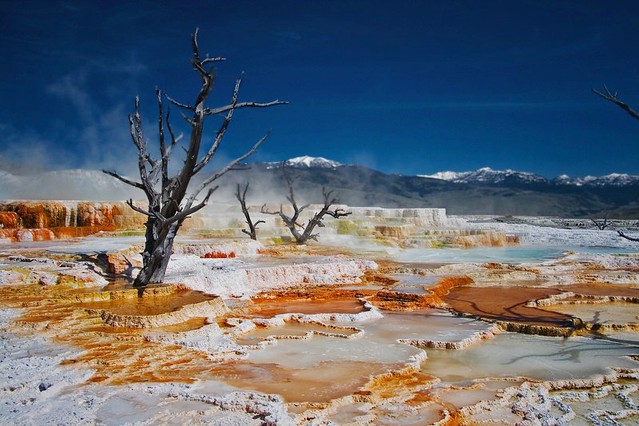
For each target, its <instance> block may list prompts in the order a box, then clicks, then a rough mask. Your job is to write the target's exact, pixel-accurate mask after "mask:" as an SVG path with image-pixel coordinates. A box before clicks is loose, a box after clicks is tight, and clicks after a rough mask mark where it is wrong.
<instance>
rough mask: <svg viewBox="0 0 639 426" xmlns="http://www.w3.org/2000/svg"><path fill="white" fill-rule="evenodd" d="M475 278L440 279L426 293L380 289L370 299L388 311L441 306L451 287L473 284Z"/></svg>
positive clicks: (463, 276) (454, 277)
mask: <svg viewBox="0 0 639 426" xmlns="http://www.w3.org/2000/svg"><path fill="white" fill-rule="evenodd" d="M472 283H473V279H472V278H470V277H468V276H465V275H461V276H450V277H445V278H442V279H441V280H439V281H438V282H437V283H436V284H435V285H434V286H433V287H430V288H429V289H428V292H427V293H425V294H415V293H403V292H398V291H392V290H380V291H378V292H377V293H376V294H375V295H374V296H372V297H370V298H369V299H368V300H369V301H370V302H371V303H372V304H373V305H375V306H376V307H377V308H379V309H384V310H387V311H414V310H419V309H424V308H441V307H443V306H445V303H444V301H443V300H442V296H443V295H445V294H448V292H449V291H450V289H452V288H455V287H464V286H468V285H471V284H472Z"/></svg>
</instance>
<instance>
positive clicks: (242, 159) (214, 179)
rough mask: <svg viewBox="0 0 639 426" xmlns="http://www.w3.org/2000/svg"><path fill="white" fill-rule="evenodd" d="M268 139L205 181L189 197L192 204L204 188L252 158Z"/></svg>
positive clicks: (260, 141) (261, 140) (262, 140)
mask: <svg viewBox="0 0 639 426" xmlns="http://www.w3.org/2000/svg"><path fill="white" fill-rule="evenodd" d="M267 137H268V134H266V135H264V136H262V138H261V139H260V140H259V141H257V142H256V143H255V145H253V147H252V148H251V149H249V150H248V151H247V152H245V153H244V154H243V155H241V156H239V157H237V158H236V159H235V160H233V161H231V162H230V163H228V164H227V165H226V166H225V167H223V168H222V169H220V170H218V171H217V172H215V173H214V174H212V175H211V176H209V177H208V178H206V179H204V181H203V182H202V183H201V184H200V186H198V188H197V189H196V190H195V191H193V194H192V195H191V197H189V200H190V202H192V200H194V199H195V198H196V197H197V196H198V194H199V193H200V192H202V191H203V190H204V188H206V187H207V186H209V185H210V184H211V183H213V182H214V181H216V180H217V179H219V178H221V177H222V176H224V175H225V174H226V173H228V172H230V171H231V170H234V169H235V166H237V165H238V164H239V163H241V162H242V161H244V160H246V159H247V158H248V157H250V156H251V155H252V154H253V153H254V152H255V151H257V149H258V148H259V147H260V145H262V143H263V142H264V141H265V140H266V138H267Z"/></svg>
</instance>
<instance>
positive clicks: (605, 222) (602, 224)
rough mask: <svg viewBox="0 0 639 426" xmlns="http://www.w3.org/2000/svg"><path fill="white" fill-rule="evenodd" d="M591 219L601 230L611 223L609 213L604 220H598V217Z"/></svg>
mask: <svg viewBox="0 0 639 426" xmlns="http://www.w3.org/2000/svg"><path fill="white" fill-rule="evenodd" d="M590 220H591V221H592V223H594V224H595V226H596V227H597V229H599V230H600V231H603V230H604V229H606V228H607V227H608V226H610V223H609V222H608V215H605V216H604V218H603V220H597V219H590Z"/></svg>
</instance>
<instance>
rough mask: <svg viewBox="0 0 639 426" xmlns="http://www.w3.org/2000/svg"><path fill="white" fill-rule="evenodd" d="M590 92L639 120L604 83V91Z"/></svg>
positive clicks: (633, 111) (624, 236)
mask: <svg viewBox="0 0 639 426" xmlns="http://www.w3.org/2000/svg"><path fill="white" fill-rule="evenodd" d="M592 92H593V93H594V94H595V95H597V96H599V97H601V98H603V99H605V100H607V101H609V102H612V103H613V104H615V105H617V106H618V107H619V108H621V109H622V110H624V111H626V112H627V113H628V114H629V115H630V116H631V117H632V118H635V119H637V120H639V113H638V112H637V111H635V110H634V109H632V108H631V107H630V105H628V104H627V103H625V102H623V101H622V100H621V99H619V98H618V97H617V92H615V93H612V92H611V91H610V89H608V86H606V85H605V84H604V91H603V92H601V91H599V90H597V89H592ZM600 229H602V228H600ZM617 233H618V234H619V236H620V237H622V238H625V239H627V240H630V241H639V238H634V237H630V236H628V235H626V234H624V233H623V232H621V231H617Z"/></svg>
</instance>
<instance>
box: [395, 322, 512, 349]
mask: <svg viewBox="0 0 639 426" xmlns="http://www.w3.org/2000/svg"><path fill="white" fill-rule="evenodd" d="M499 333H501V327H500V326H499V325H497V324H493V326H492V327H491V328H489V329H488V330H483V331H478V332H477V333H474V334H473V335H472V336H469V337H466V338H465V339H462V340H458V341H453V342H451V341H442V340H429V339H399V340H398V342H400V343H404V344H407V345H411V346H415V347H416V348H422V349H429V348H430V349H452V350H461V349H465V348H467V347H469V346H471V345H474V344H476V343H479V342H482V341H484V340H488V339H492V338H493V337H495V335H497V334H499Z"/></svg>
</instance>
